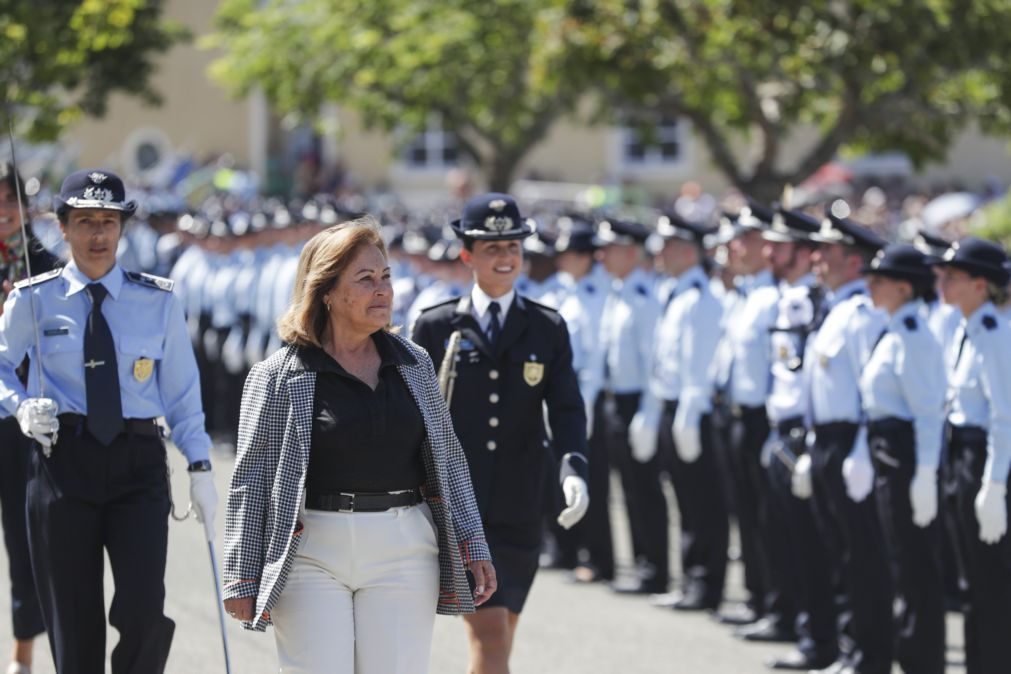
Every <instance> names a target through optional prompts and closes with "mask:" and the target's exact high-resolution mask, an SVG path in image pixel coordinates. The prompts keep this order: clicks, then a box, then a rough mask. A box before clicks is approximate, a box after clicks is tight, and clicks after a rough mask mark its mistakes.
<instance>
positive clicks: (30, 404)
mask: <svg viewBox="0 0 1011 674" xmlns="http://www.w3.org/2000/svg"><path fill="white" fill-rule="evenodd" d="M58 412H59V408H58V407H57V405H56V401H55V400H52V399H51V398H26V399H25V400H22V401H21V404H20V405H18V409H17V412H15V413H14V416H16V417H17V419H18V424H19V425H20V426H21V432H22V433H24V434H25V435H27V436H28V437H29V438H31V439H32V440H34V441H35V442H37V443H39V444H40V445H42V446H43V447H45V448H46V449H49V448H50V447H52V446H53V445H54V444H56V436H57V432H58V431H59V430H60V420H59V419H57V418H56V414H57V413H58Z"/></svg>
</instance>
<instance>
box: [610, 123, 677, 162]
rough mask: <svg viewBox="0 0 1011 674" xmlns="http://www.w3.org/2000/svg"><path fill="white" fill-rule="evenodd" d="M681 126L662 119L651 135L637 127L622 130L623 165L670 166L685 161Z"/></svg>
mask: <svg viewBox="0 0 1011 674" xmlns="http://www.w3.org/2000/svg"><path fill="white" fill-rule="evenodd" d="M681 126H682V125H681V124H679V123H678V120H677V119H676V118H674V117H666V116H665V117H661V118H660V121H659V123H658V124H657V125H656V126H655V127H654V128H653V129H652V132H651V133H644V132H643V131H641V130H639V129H637V128H635V127H625V128H624V129H622V136H623V142H622V163H624V164H625V165H626V166H670V165H674V164H680V163H681V161H682V160H683V158H684V157H683V147H682V138H681V136H682V129H681Z"/></svg>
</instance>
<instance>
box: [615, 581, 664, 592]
mask: <svg viewBox="0 0 1011 674" xmlns="http://www.w3.org/2000/svg"><path fill="white" fill-rule="evenodd" d="M611 590H613V591H614V592H617V593H618V594H665V593H666V592H667V583H666V582H663V583H662V582H660V581H657V580H638V579H629V580H616V581H614V582H613V583H611Z"/></svg>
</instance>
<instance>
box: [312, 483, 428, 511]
mask: <svg viewBox="0 0 1011 674" xmlns="http://www.w3.org/2000/svg"><path fill="white" fill-rule="evenodd" d="M417 503H421V490H420V489H417V488H415V489H408V490H407V491H400V492H396V493H390V492H387V491H381V492H364V491H359V492H346V491H342V492H339V493H333V492H330V493H327V492H324V493H322V494H320V493H316V492H313V493H311V494H306V497H305V507H306V508H308V509H310V510H329V511H332V512H341V513H377V512H381V511H383V510H389V509H390V508H400V507H403V506H412V505H415V504H417Z"/></svg>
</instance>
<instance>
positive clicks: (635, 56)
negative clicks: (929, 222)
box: [212, 0, 1011, 198]
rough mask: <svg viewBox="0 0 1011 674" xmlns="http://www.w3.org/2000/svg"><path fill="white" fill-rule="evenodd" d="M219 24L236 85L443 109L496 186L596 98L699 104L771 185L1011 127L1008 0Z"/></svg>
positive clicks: (633, 104) (310, 102)
mask: <svg viewBox="0 0 1011 674" xmlns="http://www.w3.org/2000/svg"><path fill="white" fill-rule="evenodd" d="M218 25H219V28H220V32H219V33H218V34H217V35H216V36H214V39H213V42H212V43H213V44H215V45H217V46H220V47H223V48H224V50H225V56H224V57H223V58H222V59H221V60H220V61H218V62H217V64H216V66H215V72H216V75H217V77H218V78H219V80H220V81H221V82H223V83H225V84H227V85H229V86H230V87H232V88H233V89H234V90H235V91H236V92H239V93H243V92H247V91H249V90H250V89H251V88H253V87H254V86H259V87H262V89H263V90H264V91H265V92H266V94H267V96H268V99H269V100H271V101H272V102H273V103H274V104H275V105H277V106H278V107H279V108H280V109H281V110H282V111H285V112H289V111H298V112H301V113H305V114H307V115H309V116H312V115H314V114H315V113H316V112H317V111H318V110H319V109H320V105H321V103H323V102H325V101H336V102H339V103H341V104H343V105H348V106H351V107H355V108H357V109H359V110H360V111H362V112H363V114H364V118H365V119H366V121H367V123H372V124H380V125H383V126H385V127H386V128H395V127H398V126H407V127H412V128H414V129H420V128H421V127H423V126H424V123H425V121H426V120H427V119H428V117H429V115H430V114H431V113H433V112H434V113H438V114H440V115H441V116H442V120H443V122H444V124H445V125H446V127H447V128H448V129H451V130H453V131H456V132H457V133H458V134H459V135H460V138H461V143H462V147H463V149H464V151H465V152H466V153H467V154H468V155H470V156H471V157H472V158H473V160H474V161H475V162H476V163H477V164H478V166H479V167H480V168H481V169H482V170H483V171H484V173H485V175H486V177H487V178H488V179H489V182H490V184H491V185H492V186H493V187H495V188H504V187H505V186H506V185H508V182H509V179H510V178H511V177H512V174H513V172H514V171H515V168H516V166H517V164H518V163H519V161H520V159H521V158H522V157H523V155H524V154H525V153H526V152H527V151H528V150H529V149H530V148H531V147H533V146H534V145H535V144H536V143H537V142H539V141H540V140H541V139H542V138H543V137H544V135H545V133H546V131H547V130H548V128H549V127H550V125H551V124H552V123H553V122H554V121H555V120H557V119H558V118H559V116H561V115H565V114H567V113H571V112H572V111H573V110H574V109H575V108H576V106H577V104H578V103H579V102H581V101H583V100H586V99H587V98H588V97H589V98H591V99H593V100H596V101H597V103H598V104H599V105H598V111H599V115H598V119H600V120H606V121H610V122H615V121H619V122H625V121H627V120H635V119H637V118H648V117H649V115H657V114H663V115H666V116H681V117H684V118H687V119H689V120H691V122H692V126H693V128H694V130H695V132H696V133H697V134H698V136H699V137H700V138H701V140H702V141H703V142H704V143H705V144H706V145H707V146H708V148H709V150H710V153H711V155H712V157H713V160H714V162H715V163H716V166H717V167H718V168H719V169H720V170H721V171H722V172H723V173H724V174H725V175H726V177H727V178H728V180H729V181H730V182H732V183H733V184H735V185H737V186H738V187H740V188H742V189H743V190H746V191H748V192H750V193H752V194H754V195H755V196H757V197H760V198H772V197H774V196H775V195H777V194H779V192H780V190H781V189H782V187H783V185H785V184H788V183H798V182H800V181H802V180H803V179H804V178H806V177H807V176H809V175H811V174H812V173H813V172H814V171H816V170H817V169H818V168H819V167H820V166H821V165H822V164H824V163H825V162H827V161H829V160H831V159H832V158H833V157H835V156H836V155H837V154H838V153H839V152H840V150H842V149H853V150H858V151H861V150H872V151H886V150H899V151H902V152H905V153H906V154H907V155H908V156H909V157H910V158H911V159H912V161H913V162H914V164H917V165H921V164H923V163H924V162H926V161H929V160H935V159H941V158H943V157H944V155H945V152H946V150H947V148H948V146H949V144H950V143H951V141H952V139H953V137H954V136H955V134H956V133H957V132H958V131H960V130H961V129H962V128H963V127H964V126H965V125H966V124H967V123H968V122H969V121H971V120H973V119H978V120H980V121H981V122H982V123H983V124H984V127H985V128H987V129H1000V130H1006V129H1008V128H1009V127H1011V116H1009V114H1008V110H1009V105H1008V104H1009V101H1011V97H1009V96H1008V95H1006V94H1005V93H1004V89H1003V88H1002V81H1007V82H1011V66H1009V65H1008V64H1007V63H1006V62H1005V55H1006V54H1007V53H1008V51H1009V49H1008V47H1009V46H1011V31H1008V30H1007V29H1006V27H1007V26H1009V25H1011V2H1008V0H754V1H749V2H741V1H740V0H493V1H491V2H474V1H473V0H300V1H299V2H293V1H291V0H263V1H260V0H225V1H224V3H223V5H222V7H221V10H220V14H219V24H218ZM1008 90H1009V91H1011V88H1009V89H1008ZM591 94H594V95H591ZM642 113H646V115H645V117H643V116H642ZM802 127H806V128H809V129H814V130H815V134H816V138H815V142H813V143H812V144H810V145H805V146H804V147H802V148H788V144H790V143H793V142H795V141H793V140H791V132H793V131H795V130H797V129H798V128H802ZM742 141H744V142H742ZM742 147H747V148H749V149H748V151H747V152H741V151H740V150H739V148H742ZM787 149H791V150H794V151H793V152H786V150H787ZM796 154H799V155H800V159H799V160H796V161H795V162H793V163H790V164H788V162H786V161H785V160H784V155H796ZM744 155H748V156H744Z"/></svg>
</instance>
